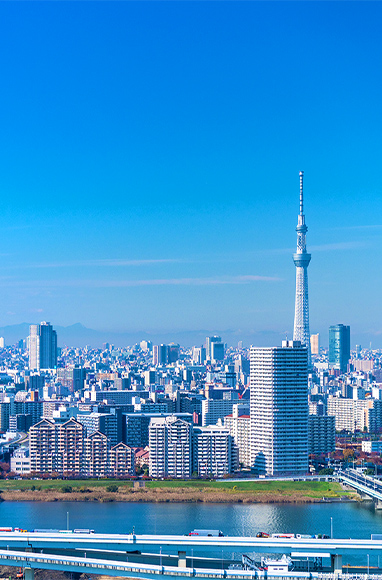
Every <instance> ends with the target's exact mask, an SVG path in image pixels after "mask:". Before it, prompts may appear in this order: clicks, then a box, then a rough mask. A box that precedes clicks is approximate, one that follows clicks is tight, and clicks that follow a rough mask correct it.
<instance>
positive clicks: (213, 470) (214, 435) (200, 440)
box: [194, 425, 238, 477]
mask: <svg viewBox="0 0 382 580" xmlns="http://www.w3.org/2000/svg"><path fill="white" fill-rule="evenodd" d="M237 460H238V453H237V447H236V446H235V444H234V440H233V437H232V436H231V435H230V432H229V429H227V428H225V427H220V426H218V425H210V426H209V427H194V471H196V472H197V474H198V475H199V477H210V476H213V477H223V476H224V475H227V474H228V473H232V472H233V471H235V469H237Z"/></svg>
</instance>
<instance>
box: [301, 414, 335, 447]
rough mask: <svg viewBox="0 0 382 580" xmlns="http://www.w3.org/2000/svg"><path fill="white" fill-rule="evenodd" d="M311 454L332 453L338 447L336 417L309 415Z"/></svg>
mask: <svg viewBox="0 0 382 580" xmlns="http://www.w3.org/2000/svg"><path fill="white" fill-rule="evenodd" d="M308 437H309V454H312V453H314V454H319V453H331V452H332V451H334V450H335V447H336V426H335V418H334V417H332V416H329V415H309V418H308Z"/></svg>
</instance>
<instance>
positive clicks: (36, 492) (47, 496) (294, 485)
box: [0, 480, 358, 503]
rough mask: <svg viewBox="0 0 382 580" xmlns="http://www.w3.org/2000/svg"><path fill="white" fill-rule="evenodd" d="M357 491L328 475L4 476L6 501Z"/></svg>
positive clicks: (194, 499) (245, 497)
mask: <svg viewBox="0 0 382 580" xmlns="http://www.w3.org/2000/svg"><path fill="white" fill-rule="evenodd" d="M357 497H358V496H357V495H356V494H355V493H354V492H351V491H346V490H345V489H344V488H343V487H342V486H341V485H340V484H339V483H336V482H325V481H266V480H265V481H247V482H246V481H240V482H237V483H235V484H233V483H232V482H230V483H226V482H220V481H219V482H216V481H149V482H146V483H145V487H144V488H138V489H136V488H134V486H133V483H132V482H130V481H128V482H121V481H110V480H84V481H62V480H48V481H47V480H44V481H30V480H29V481H12V482H9V481H4V482H1V483H0V498H1V499H2V500H3V501H39V502H55V501H60V502H65V501H71V502H73V501H74V502H134V503H136V502H144V503H167V502H174V503H312V502H314V503H315V502H322V501H325V502H328V501H346V500H355V499H357Z"/></svg>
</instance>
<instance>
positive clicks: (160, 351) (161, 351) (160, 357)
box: [153, 344, 168, 366]
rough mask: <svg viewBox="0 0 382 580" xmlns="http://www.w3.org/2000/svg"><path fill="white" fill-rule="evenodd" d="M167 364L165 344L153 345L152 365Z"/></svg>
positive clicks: (166, 347)
mask: <svg viewBox="0 0 382 580" xmlns="http://www.w3.org/2000/svg"><path fill="white" fill-rule="evenodd" d="M167 363H168V346H167V344H160V345H155V346H154V347H153V365H154V366H157V365H166V364H167Z"/></svg>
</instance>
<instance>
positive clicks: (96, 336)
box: [0, 322, 285, 348]
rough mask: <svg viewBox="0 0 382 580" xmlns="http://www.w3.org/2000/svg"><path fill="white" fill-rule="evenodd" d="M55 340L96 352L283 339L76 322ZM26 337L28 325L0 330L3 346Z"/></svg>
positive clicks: (253, 333) (236, 332) (237, 332)
mask: <svg viewBox="0 0 382 580" xmlns="http://www.w3.org/2000/svg"><path fill="white" fill-rule="evenodd" d="M53 326H54V328H55V330H56V331H57V339H58V345H59V346H75V347H83V346H85V345H87V344H88V345H89V346H91V347H93V348H99V347H101V346H102V344H103V343H104V342H108V343H110V344H114V345H115V346H120V347H123V346H131V345H134V344H136V343H137V342H140V341H141V340H151V342H152V343H153V344H161V343H164V344H168V343H170V342H176V343H179V344H181V345H182V346H186V347H189V346H194V345H195V346H200V345H202V344H204V343H205V340H206V336H213V335H214V334H217V335H219V336H221V337H222V340H223V342H226V343H227V344H228V345H229V346H236V345H237V344H238V342H239V341H243V346H245V347H249V346H251V344H253V345H255V346H275V345H279V344H281V340H283V339H285V335H284V334H282V333H278V332H273V331H254V330H246V331H241V330H214V331H211V330H185V331H176V332H169V331H166V332H152V333H151V332H145V331H130V332H128V331H127V332H109V331H102V330H93V329H91V328H86V326H83V324H80V323H79V322H78V323H76V324H72V325H71V326H56V325H55V324H53ZM28 335H29V323H27V322H23V323H22V324H13V325H9V326H2V327H0V336H3V337H4V339H5V344H6V345H11V344H15V343H16V342H18V341H19V340H21V339H24V338H26V337H27V336H28Z"/></svg>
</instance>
